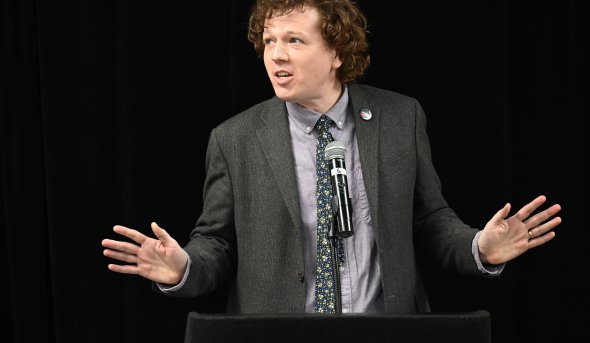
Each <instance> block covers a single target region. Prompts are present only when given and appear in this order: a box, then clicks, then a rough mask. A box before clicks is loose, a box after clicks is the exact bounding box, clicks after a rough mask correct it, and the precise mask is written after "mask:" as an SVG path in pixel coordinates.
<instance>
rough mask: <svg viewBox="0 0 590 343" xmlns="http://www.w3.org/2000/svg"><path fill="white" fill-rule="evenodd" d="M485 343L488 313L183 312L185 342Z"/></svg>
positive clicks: (488, 329) (488, 341) (487, 333)
mask: <svg viewBox="0 0 590 343" xmlns="http://www.w3.org/2000/svg"><path fill="white" fill-rule="evenodd" d="M213 342H215V343H227V342H256V343H262V342H280V343H290V342H297V343H310V342H318V343H319V342H322V343H348V342H354V343H361V342H362V343H370V342H379V343H385V342H392V343H417V342H420V343H428V342H433V343H434V342H436V343H447V342H453V343H490V342H491V321H490V314H489V312H487V311H483V310H478V311H473V312H461V313H424V314H408V315H401V314H342V315H322V314H288V315H287V314H277V315H270V314H264V315H262V314H247V315H224V314H199V313H196V312H191V313H189V314H188V318H187V326H186V335H185V343H213Z"/></svg>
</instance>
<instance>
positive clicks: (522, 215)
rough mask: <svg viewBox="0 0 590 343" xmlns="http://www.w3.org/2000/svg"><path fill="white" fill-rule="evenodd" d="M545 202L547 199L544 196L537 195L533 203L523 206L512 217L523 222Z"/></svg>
mask: <svg viewBox="0 0 590 343" xmlns="http://www.w3.org/2000/svg"><path fill="white" fill-rule="evenodd" d="M545 200H547V198H546V197H545V196H544V195H539V196H538V197H536V198H535V199H534V200H533V201H531V202H529V203H528V204H526V205H524V206H523V207H522V208H521V209H520V210H519V211H518V212H517V213H516V214H515V215H514V216H515V217H516V218H517V219H518V220H520V221H524V220H525V219H527V218H528V217H529V216H530V215H531V213H533V212H535V210H536V209H537V208H539V206H541V205H543V203H544V202H545Z"/></svg>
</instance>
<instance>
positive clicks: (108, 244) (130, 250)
mask: <svg viewBox="0 0 590 343" xmlns="http://www.w3.org/2000/svg"><path fill="white" fill-rule="evenodd" d="M102 246H103V247H105V248H108V249H110V250H115V251H121V252H125V253H127V254H132V255H137V251H138V250H139V247H138V246H137V245H135V244H133V243H129V242H121V241H115V240H112V239H103V240H102Z"/></svg>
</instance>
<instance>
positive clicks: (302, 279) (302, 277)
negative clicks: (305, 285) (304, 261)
mask: <svg viewBox="0 0 590 343" xmlns="http://www.w3.org/2000/svg"><path fill="white" fill-rule="evenodd" d="M297 280H299V282H303V281H305V275H303V273H297Z"/></svg>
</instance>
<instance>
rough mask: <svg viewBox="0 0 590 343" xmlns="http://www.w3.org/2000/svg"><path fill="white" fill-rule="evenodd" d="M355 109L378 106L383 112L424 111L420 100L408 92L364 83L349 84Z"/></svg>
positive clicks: (405, 112)
mask: <svg viewBox="0 0 590 343" xmlns="http://www.w3.org/2000/svg"><path fill="white" fill-rule="evenodd" d="M349 93H350V97H351V100H352V103H353V106H354V107H355V109H357V110H360V109H361V108H364V107H367V108H377V109H380V110H381V112H383V113H398V114H405V115H407V114H410V113H416V112H419V111H422V107H421V105H420V103H419V101H418V100H417V99H416V98H414V97H411V96H409V95H406V94H402V93H399V92H396V91H392V90H388V89H383V88H378V87H374V86H369V85H364V84H352V85H349Z"/></svg>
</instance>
